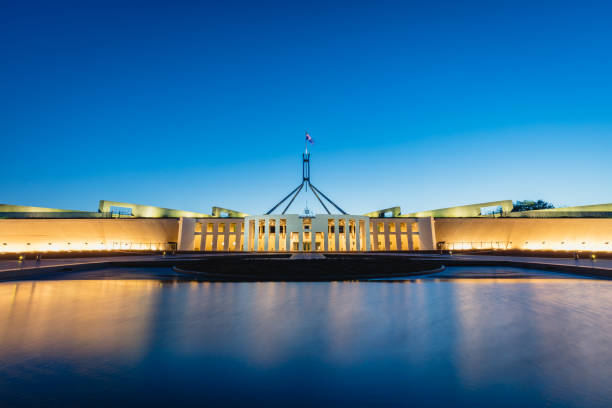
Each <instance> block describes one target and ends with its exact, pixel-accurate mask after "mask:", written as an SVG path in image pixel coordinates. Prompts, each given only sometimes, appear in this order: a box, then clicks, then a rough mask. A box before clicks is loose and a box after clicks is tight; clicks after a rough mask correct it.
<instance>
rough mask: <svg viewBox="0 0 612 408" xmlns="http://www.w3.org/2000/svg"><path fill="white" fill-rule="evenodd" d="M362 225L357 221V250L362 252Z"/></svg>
mask: <svg viewBox="0 0 612 408" xmlns="http://www.w3.org/2000/svg"><path fill="white" fill-rule="evenodd" d="M359 224H361V223H360V222H359V219H356V220H355V249H356V250H357V251H361V226H360V225H359Z"/></svg>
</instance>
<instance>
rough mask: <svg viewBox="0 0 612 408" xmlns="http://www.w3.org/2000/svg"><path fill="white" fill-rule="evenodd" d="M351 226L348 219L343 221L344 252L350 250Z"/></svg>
mask: <svg viewBox="0 0 612 408" xmlns="http://www.w3.org/2000/svg"><path fill="white" fill-rule="evenodd" d="M350 231H351V225H350V223H349V219H348V218H345V219H344V241H345V242H346V244H345V245H346V252H349V251H350V250H351V234H350Z"/></svg>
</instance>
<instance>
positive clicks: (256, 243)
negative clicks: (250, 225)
mask: <svg viewBox="0 0 612 408" xmlns="http://www.w3.org/2000/svg"><path fill="white" fill-rule="evenodd" d="M253 221H255V231H254V232H253V233H254V234H255V236H254V237H253V251H255V252H257V251H258V249H259V218H253Z"/></svg>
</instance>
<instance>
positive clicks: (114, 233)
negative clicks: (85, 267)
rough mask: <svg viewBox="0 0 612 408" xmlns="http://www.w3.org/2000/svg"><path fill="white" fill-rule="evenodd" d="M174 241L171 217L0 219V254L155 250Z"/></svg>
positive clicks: (174, 221)
mask: <svg viewBox="0 0 612 408" xmlns="http://www.w3.org/2000/svg"><path fill="white" fill-rule="evenodd" d="M177 240H178V220H177V219H174V218H167V219H21V220H17V219H14V220H11V219H5V220H0V252H22V251H23V252H26V251H27V252H30V251H68V250H73V251H82V250H110V249H142V250H145V249H154V250H156V249H170V248H169V246H168V243H169V242H177Z"/></svg>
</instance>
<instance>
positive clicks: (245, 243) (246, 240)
mask: <svg viewBox="0 0 612 408" xmlns="http://www.w3.org/2000/svg"><path fill="white" fill-rule="evenodd" d="M242 223H243V224H242V225H243V228H244V229H243V231H244V233H243V242H242V250H243V251H244V252H247V251H248V250H249V218H248V217H245V218H244V219H243V220H242ZM236 228H240V224H238V225H237V226H236ZM238 239H240V230H238Z"/></svg>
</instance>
